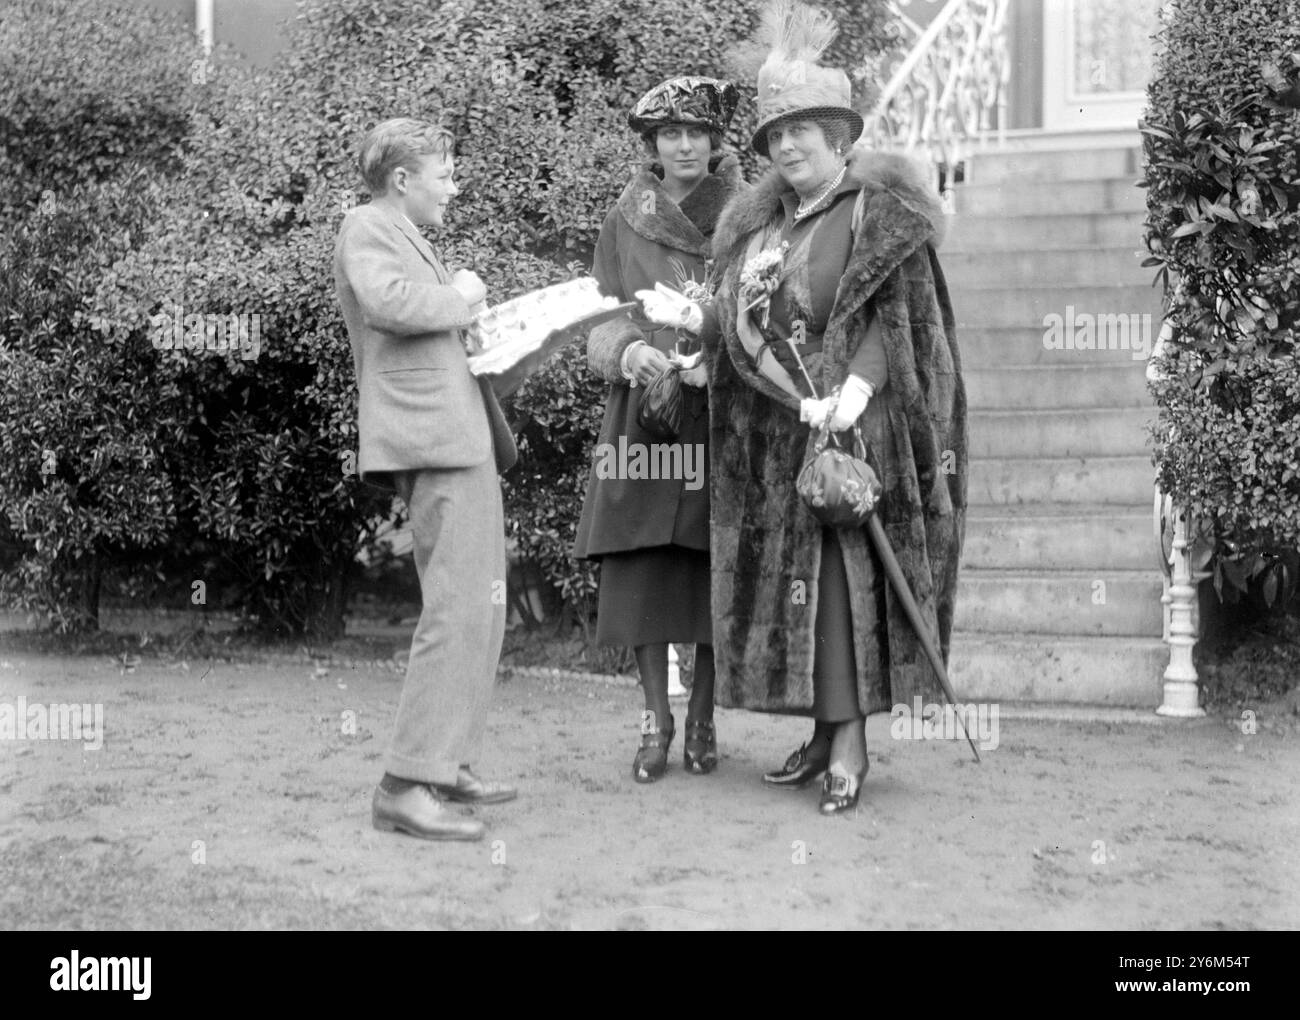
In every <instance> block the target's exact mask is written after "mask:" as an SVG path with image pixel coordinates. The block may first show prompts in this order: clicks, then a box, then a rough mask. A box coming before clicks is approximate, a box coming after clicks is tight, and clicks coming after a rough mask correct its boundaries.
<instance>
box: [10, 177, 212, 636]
mask: <svg viewBox="0 0 1300 1020" xmlns="http://www.w3.org/2000/svg"><path fill="white" fill-rule="evenodd" d="M148 178H149V174H148V171H144V170H141V171H139V172H138V173H136V174H131V175H123V176H122V177H121V178H120V179H118V180H113V181H108V182H105V183H101V184H83V185H80V186H78V187H76V188H74V190H72V191H71V192H70V193H68V194H67V195H66V196H65V197H63V198H61V199H60V200H59V201H58V202H57V203H55V204H54V205H53V207H51V208H50V209H48V210H46V211H43V212H39V213H36V214H33V215H31V216H29V217H27V218H26V219H24V220H23V221H21V222H20V223H18V224H17V225H16V226H15V227H14V228H13V231H12V234H11V236H10V237H9V238H8V239H7V241H6V243H5V244H4V246H3V247H2V248H0V421H3V422H4V423H5V424H4V427H3V428H2V429H0V508H3V512H4V518H5V520H4V523H5V524H7V526H8V530H9V532H10V535H11V537H10V539H9V540H8V542H7V543H6V544H8V545H9V546H10V547H11V549H10V556H9V560H10V562H8V563H6V564H5V571H4V574H3V575H2V576H0V594H3V595H4V596H5V598H6V600H7V601H9V602H10V603H12V604H16V605H18V606H20V607H22V608H24V609H27V610H30V611H33V612H37V613H40V614H42V615H46V616H47V617H48V618H49V620H50V622H51V623H52V624H53V625H54V626H55V627H56V629H59V630H63V631H67V630H83V629H93V628H94V627H95V626H96V625H97V622H98V606H99V593H100V589H101V587H102V584H103V580H104V576H105V572H106V571H107V569H109V568H110V567H112V566H113V565H114V564H116V563H119V562H122V561H124V560H126V559H128V558H129V557H130V556H131V554H133V553H140V552H141V551H143V550H146V549H149V548H150V547H155V546H158V545H160V544H161V543H163V542H164V541H165V539H166V537H167V535H168V534H169V533H170V530H171V528H172V526H173V525H174V524H175V521H176V510H177V493H176V491H175V489H174V486H173V484H172V476H173V474H174V466H173V467H169V463H171V462H172V461H173V460H174V459H175V457H176V454H177V451H178V450H179V449H180V448H181V447H182V446H183V444H184V441H185V440H184V431H185V423H186V422H187V421H188V412H187V409H186V401H185V399H184V396H183V394H182V393H181V391H180V389H179V387H178V386H177V382H176V379H175V377H174V376H172V375H171V374H169V373H167V372H166V371H163V372H158V371H156V370H155V366H156V360H157V359H156V357H155V354H154V351H153V350H151V349H149V347H148V346H147V345H145V346H144V347H141V346H140V345H139V344H130V343H124V344H115V343H105V342H104V338H103V336H102V334H101V333H100V332H99V330H98V329H97V328H96V325H95V321H94V318H93V308H92V306H91V301H90V296H91V295H93V294H94V291H95V287H96V286H97V285H98V283H99V281H100V279H101V278H102V277H103V275H104V274H105V273H106V272H107V271H108V269H109V267H110V265H111V264H112V262H113V261H114V260H115V259H116V258H117V257H118V255H120V254H121V253H122V252H123V251H124V250H125V248H126V247H127V246H128V245H129V240H128V238H127V237H126V236H124V235H125V234H126V233H127V232H128V228H127V227H125V226H124V225H127V224H129V225H130V226H131V228H134V229H138V228H139V225H140V224H141V223H142V222H143V221H144V220H145V219H146V218H147V217H148V216H149V215H150V214H151V213H152V211H153V202H154V201H155V200H156V199H157V188H156V187H155V186H153V185H151V183H150V181H149V179H148ZM106 211H111V212H110V213H108V214H107V215H106ZM146 376H149V377H151V383H150V385H149V386H147V387H142V386H141V385H140V381H141V379H142V378H144V377H146ZM0 530H3V527H0Z"/></svg>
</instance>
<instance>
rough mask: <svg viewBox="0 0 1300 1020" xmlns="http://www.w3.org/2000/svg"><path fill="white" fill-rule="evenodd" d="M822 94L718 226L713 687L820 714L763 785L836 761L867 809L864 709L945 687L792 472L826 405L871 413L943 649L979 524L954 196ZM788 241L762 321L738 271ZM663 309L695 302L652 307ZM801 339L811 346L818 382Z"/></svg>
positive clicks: (859, 414)
mask: <svg viewBox="0 0 1300 1020" xmlns="http://www.w3.org/2000/svg"><path fill="white" fill-rule="evenodd" d="M760 81H761V79H760ZM847 91H848V88H847V81H845V82H844V84H843V94H844V96H847ZM760 94H765V93H764V90H760ZM804 103H805V104H807V105H813V106H815V109H812V110H806V109H799V108H795V109H794V110H792V111H787V112H785V113H784V114H781V113H779V112H778V113H777V114H775V115H773V116H770V117H769V118H767V120H766V121H764V122H762V123H761V124H760V133H759V134H758V135H756V136H755V143H754V145H755V148H756V149H757V150H758V151H759V152H761V153H762V154H763V155H768V154H769V147H770V152H771V157H770V158H771V159H772V161H773V163H774V167H773V169H772V170H771V171H770V172H769V174H768V175H767V177H766V178H765V179H763V180H762V181H761V182H760V183H759V184H758V185H756V186H755V188H754V189H753V190H752V191H751V192H750V193H748V194H745V195H743V196H740V197H738V198H737V199H736V200H735V201H733V203H732V204H731V205H730V206H729V207H728V209H727V211H726V212H725V213H724V214H723V217H722V221H721V222H720V223H719V225H718V229H717V231H716V233H715V235H714V253H715V256H716V258H717V266H718V269H719V270H720V272H721V282H720V285H719V288H718V293H717V298H716V300H715V302H714V303H713V306H712V308H711V309H710V308H706V309H705V310H704V311H705V320H706V321H705V325H704V328H703V334H702V335H703V338H704V352H705V361H706V366H707V368H708V371H709V375H710V383H709V385H710V390H709V397H710V401H709V403H710V419H711V428H712V433H711V437H712V454H713V462H712V468H711V474H710V481H711V494H712V514H713V518H712V558H713V612H714V650H715V657H716V664H717V687H716V698H717V702H718V704H720V705H723V706H724V707H736V708H748V709H753V710H755V711H764V712H777V713H790V714H811V715H812V716H813V717H814V719H815V720H816V728H815V731H814V736H813V739H812V741H811V742H809V743H807V744H805V745H803V746H802V747H800V748H799V750H797V751H796V752H794V754H792V755H791V756H790V758H789V760H788V761H787V762H786V764H785V766H784V767H782V768H780V769H778V770H776V771H774V772H771V773H768V774H767V775H766V776H765V777H764V779H765V781H766V782H768V783H770V784H773V785H777V786H786V787H799V786H802V785H804V784H806V783H807V782H808V781H809V780H811V779H813V778H815V777H816V776H817V775H821V774H823V773H824V782H823V785H822V798H821V803H820V810H821V811H822V812H823V813H824V814H835V813H838V812H840V811H844V810H847V809H849V808H851V807H853V806H855V805H856V803H857V800H858V793H859V791H860V788H861V784H862V780H863V779H864V778H865V776H866V771H867V749H866V739H865V734H864V730H863V723H864V721H865V717H866V716H867V715H869V714H871V713H874V712H880V711H888V710H890V708H891V706H892V705H895V704H900V703H901V704H909V705H910V704H911V699H912V698H913V697H914V696H916V695H920V696H921V697H922V698H923V699H925V700H927V701H930V700H936V699H938V698H939V697H941V692H940V688H939V686H938V682H937V678H936V677H935V676H934V673H933V670H932V668H931V667H930V665H929V663H928V661H927V659H926V657H925V655H924V651H923V649H922V646H921V644H920V642H919V640H918V639H917V636H916V634H915V632H914V631H913V629H912V627H911V625H910V623H909V621H908V619H907V617H906V616H905V615H904V611H903V608H902V606H901V604H900V602H899V600H898V598H897V596H896V595H895V593H894V592H893V591H892V590H891V589H890V588H889V586H888V583H887V581H886V580H885V578H884V574H883V567H882V566H881V564H880V561H879V558H878V556H877V555H876V553H875V550H874V548H873V547H872V545H871V540H870V538H869V536H868V534H867V531H866V529H865V528H851V529H835V528H827V527H823V526H822V525H821V523H820V522H818V521H817V519H816V518H814V517H813V516H812V514H811V513H810V512H809V510H808V508H807V507H806V506H805V505H804V503H803V501H802V499H801V498H800V496H799V494H798V493H797V492H796V489H795V481H796V477H797V475H798V473H799V470H800V468H801V466H802V465H803V463H804V461H805V459H806V458H807V457H808V456H809V454H810V452H811V451H812V448H813V444H814V442H815V440H816V438H817V430H818V428H819V427H820V425H821V423H822V422H823V421H825V420H827V419H829V421H830V427H831V429H833V430H845V429H848V428H850V427H851V426H852V425H853V424H855V423H856V424H858V425H859V426H860V428H861V429H862V432H863V435H864V437H865V439H866V441H867V444H868V447H869V454H868V458H869V460H870V461H871V462H872V466H873V467H874V468H875V470H876V472H877V474H878V476H879V477H880V479H881V482H882V484H883V486H884V493H883V496H882V499H881V501H880V503H879V505H878V507H877V510H876V514H877V516H878V518H879V519H880V521H881V523H882V524H883V525H884V529H885V532H886V534H887V535H888V537H889V539H890V543H891V545H892V546H893V548H894V550H895V552H896V553H897V555H898V559H899V562H900V564H901V565H902V568H903V571H904V573H905V574H906V576H907V579H908V582H909V585H910V587H911V589H912V591H913V593H914V594H915V596H916V599H917V602H918V603H919V606H920V608H921V611H922V613H923V615H924V616H925V617H926V619H927V620H928V621H929V623H930V625H931V627H932V628H933V632H934V633H936V634H938V635H939V639H940V643H941V646H942V649H943V652H944V655H945V656H946V655H947V651H948V643H949V636H950V634H951V630H952V620H953V608H954V598H955V591H956V581H957V565H958V559H959V557H960V554H961V546H962V539H963V535H964V528H965V505H966V470H967V451H966V402H965V389H964V386H963V382H962V378H961V362H960V354H959V352H958V349H957V342H956V335H955V330H954V323H953V314H952V308H951V305H950V303H949V300H948V292H947V287H946V285H945V283H944V278H943V273H942V271H941V269H940V267H939V262H938V258H937V256H936V253H935V251H936V248H937V247H938V245H939V243H940V239H941V237H942V233H943V222H944V221H943V214H942V208H941V205H940V201H939V198H938V196H937V194H936V193H935V191H934V189H933V187H932V186H931V185H930V184H929V183H928V182H927V180H926V178H925V175H924V171H923V170H921V169H920V168H919V167H918V166H917V165H916V164H914V163H913V162H911V161H910V160H908V159H905V158H902V157H899V156H894V155H889V154H882V153H876V152H872V151H870V150H869V149H867V148H865V147H860V146H859V147H851V141H852V139H853V138H856V137H857V135H858V133H859V132H860V130H861V120H860V119H857V120H856V122H855V118H856V117H857V115H856V114H854V113H852V111H851V110H848V109H846V108H845V107H846V106H847V104H846V103H843V102H840V103H838V104H835V103H833V102H822V103H815V104H808V101H807V100H806V99H805V100H804ZM836 106H838V107H839V108H838V109H836V108H835V107H836ZM783 242H784V243H786V244H787V245H788V247H787V248H786V250H785V253H784V255H783V261H782V265H781V270H780V272H781V274H782V276H781V282H780V285H779V288H778V289H777V290H776V291H775V293H774V294H773V295H772V296H771V298H770V301H769V302H768V304H767V322H766V324H764V323H763V318H764V316H763V309H762V307H761V305H760V306H759V307H755V308H754V309H753V310H751V311H749V312H744V311H741V310H740V308H741V307H743V306H744V305H748V304H750V303H751V300H752V292H751V294H749V295H747V296H746V297H745V299H744V301H743V305H742V304H741V299H740V293H741V291H742V286H741V279H740V278H741V274H742V271H743V269H744V267H745V265H746V263H747V262H749V260H750V259H752V258H753V257H754V256H755V255H756V254H758V253H759V252H760V251H769V252H776V251H780V250H781V244H782V243H783ZM656 313H657V314H659V315H661V317H662V318H665V319H667V318H671V317H672V316H674V315H679V314H681V310H680V309H672V308H669V309H661V308H654V309H652V308H651V307H649V306H648V307H647V314H656ZM787 337H792V338H795V339H796V340H802V341H803V343H802V344H800V346H799V349H800V352H801V357H802V361H803V365H804V368H805V369H806V370H807V372H808V374H809V376H811V378H812V380H813V382H814V383H815V385H816V387H817V392H816V393H811V392H809V388H808V386H807V384H806V382H805V381H804V378H803V370H801V369H800V366H799V364H798V362H797V361H796V360H795V356H794V354H793V352H791V351H790V349H789V345H788V344H786V343H785V342H784V340H785V338H787ZM837 388H838V389H839V397H838V399H832V398H829V397H828V396H827V395H828V394H832V393H834V392H835V391H836V390H837ZM818 398H821V399H818ZM810 426H811V427H810ZM841 434H842V435H844V436H846V437H847V436H850V435H851V433H849V432H841Z"/></svg>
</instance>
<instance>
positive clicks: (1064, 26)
mask: <svg viewBox="0 0 1300 1020" xmlns="http://www.w3.org/2000/svg"><path fill="white" fill-rule="evenodd" d="M1138 2H1141V0H1138ZM1078 3H1085V4H1086V3H1088V0H1043V127H1044V129H1046V130H1048V131H1092V130H1104V129H1113V128H1132V129H1134V130H1136V129H1137V122H1138V118H1139V117H1140V116H1141V115H1142V110H1143V107H1144V106H1145V105H1146V92H1145V91H1143V90H1138V91H1133V92H1100V93H1099V92H1079V91H1078V90H1077V89H1076V88H1075V81H1074V42H1075V40H1074V36H1075V18H1074V14H1075V6H1076V4H1078Z"/></svg>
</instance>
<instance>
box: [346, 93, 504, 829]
mask: <svg viewBox="0 0 1300 1020" xmlns="http://www.w3.org/2000/svg"><path fill="white" fill-rule="evenodd" d="M452 146H453V139H452V136H451V135H450V133H449V132H447V131H445V130H443V129H441V128H437V127H434V126H431V125H428V124H425V123H423V122H421V121H418V120H412V119H409V118H398V119H394V120H387V121H384V122H383V123H382V124H379V125H378V126H376V127H375V128H374V129H373V130H371V132H370V133H369V134H368V135H367V136H366V139H365V141H364V143H363V144H362V148H361V155H360V166H361V176H362V178H363V180H364V181H365V184H366V186H367V187H368V188H369V189H370V191H371V194H372V200H371V202H370V204H368V205H363V206H358V207H357V208H355V209H352V210H351V211H350V212H349V213H348V214H347V216H346V217H345V219H344V221H343V225H342V227H341V228H340V230H339V236H338V243H337V245H336V247H335V252H334V281H335V289H336V293H337V295H338V299H339V303H340V304H341V305H342V307H343V318H344V321H345V322H346V323H347V327H348V335H349V337H350V339H351V342H352V355H353V362H354V364H355V367H356V377H357V389H358V393H359V403H358V411H357V432H358V442H359V445H360V451H359V457H358V470H359V473H360V475H361V478H362V480H363V481H366V482H369V483H371V484H374V485H378V486H380V487H383V488H386V489H388V490H390V491H395V492H396V493H397V494H398V495H399V496H400V497H401V498H402V500H403V501H404V502H405V503H406V505H407V507H408V509H409V510H410V517H411V531H412V533H413V535H414V540H415V547H414V556H415V568H416V571H417V573H418V574H419V577H420V589H421V592H422V595H423V602H424V605H423V611H422V613H421V615H420V620H419V623H418V624H417V625H416V630H415V636H414V638H413V640H412V642H411V656H410V661H409V663H408V665H407V670H406V679H405V681H404V683H403V685H402V693H401V700H400V702H399V705H398V709H397V720H396V724H395V726H394V733H393V740H392V744H391V746H390V748H389V751H388V756H387V759H386V762H385V769H386V771H385V774H384V777H383V779H382V780H381V782H380V784H379V786H378V788H377V789H376V790H375V794H374V799H373V805H372V820H373V823H374V826H375V828H377V829H380V830H384V831H401V832H406V833H409V834H411V835H413V836H418V837H421V838H424V839H467V840H472V839H480V838H482V836H483V823H482V822H480V821H478V820H477V819H474V818H470V817H466V816H464V815H461V814H458V813H456V812H454V811H451V810H449V809H448V808H447V807H446V802H447V801H455V802H459V803H467V804H495V803H500V802H502V801H507V800H512V799H513V798H514V797H515V790H514V789H512V788H511V787H509V786H506V785H504V784H502V783H494V782H487V781H485V780H482V779H480V778H479V777H478V776H477V775H475V773H474V772H473V771H472V769H471V766H472V765H473V764H474V763H475V762H476V760H477V759H478V756H479V752H480V750H481V745H482V741H483V728H484V723H485V720H486V716H487V709H488V705H489V701H490V698H491V694H492V687H493V684H494V681H495V677H496V669H497V663H498V659H499V658H500V654H501V641H502V637H503V636H504V633H505V606H504V604H503V602H504V600H502V599H500V598H496V597H494V596H495V595H497V594H498V589H499V587H500V585H503V584H504V582H505V577H506V561H505V528H504V519H503V515H502V508H501V486H500V482H499V480H498V478H497V474H498V472H499V471H505V470H507V469H508V468H510V467H511V466H512V465H513V464H514V462H515V459H516V450H515V443H514V438H513V436H512V435H511V433H510V429H509V427H508V425H507V424H506V421H505V418H504V416H503V415H502V413H501V408H500V405H499V404H498V403H497V398H496V395H495V394H494V393H493V391H492V389H491V387H490V386H489V385H488V384H487V383H486V382H484V381H482V380H479V379H476V378H475V377H474V376H473V375H472V374H471V373H470V370H469V365H468V362H467V360H466V351H465V346H464V343H463V340H462V331H463V330H464V329H466V328H467V327H468V326H469V325H470V322H471V320H472V318H473V315H474V314H475V313H476V312H477V311H478V310H479V308H480V307H481V306H482V304H483V302H484V300H485V298H486V290H485V288H484V286H483V281H482V280H480V279H479V278H478V276H477V275H475V274H474V273H473V272H470V271H468V270H464V269H461V270H458V271H456V272H455V273H450V272H448V271H447V270H446V269H445V268H444V267H443V265H442V263H441V262H440V261H439V259H438V256H437V255H436V254H435V253H434V250H433V248H432V247H430V245H429V243H428V242H427V241H426V240H425V239H424V237H423V236H422V235H421V234H420V231H419V229H418V227H419V226H423V225H428V226H433V227H435V228H441V227H442V226H443V217H444V215H445V213H446V209H447V205H448V203H449V202H450V201H451V200H452V199H453V198H454V197H455V196H456V195H457V194H458V193H459V189H458V188H457V187H456V184H455V182H454V181H453V179H452V174H453V172H454V169H455V167H454V161H453V157H452Z"/></svg>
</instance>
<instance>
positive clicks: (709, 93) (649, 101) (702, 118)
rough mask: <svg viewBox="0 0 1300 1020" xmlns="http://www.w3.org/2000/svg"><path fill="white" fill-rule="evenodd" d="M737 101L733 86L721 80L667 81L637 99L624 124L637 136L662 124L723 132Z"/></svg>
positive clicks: (670, 79) (691, 78)
mask: <svg viewBox="0 0 1300 1020" xmlns="http://www.w3.org/2000/svg"><path fill="white" fill-rule="evenodd" d="M739 98H740V97H739V93H738V92H737V91H736V86H735V85H733V84H732V83H731V82H729V81H724V80H722V79H721V78H699V77H695V76H693V75H685V76H683V77H680V78H669V79H668V80H667V81H665V82H661V83H660V84H658V85H656V86H655V87H654V88H652V89H651V90H650V91H649V92H647V93H646V94H645V95H644V96H642V97H641V98H640V99H638V100H637V103H636V106H634V107H632V112H631V113H629V114H628V116H627V122H628V124H630V125H631V126H632V130H633V131H635V132H636V133H637V134H639V135H645V134H648V133H650V132H651V131H653V130H655V129H656V128H661V127H663V126H664V125H666V124H699V125H700V126H702V127H707V128H711V129H712V130H714V131H725V130H727V125H728V124H730V123H731V115H732V114H734V113H735V112H736V103H737V102H738V101H739Z"/></svg>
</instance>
